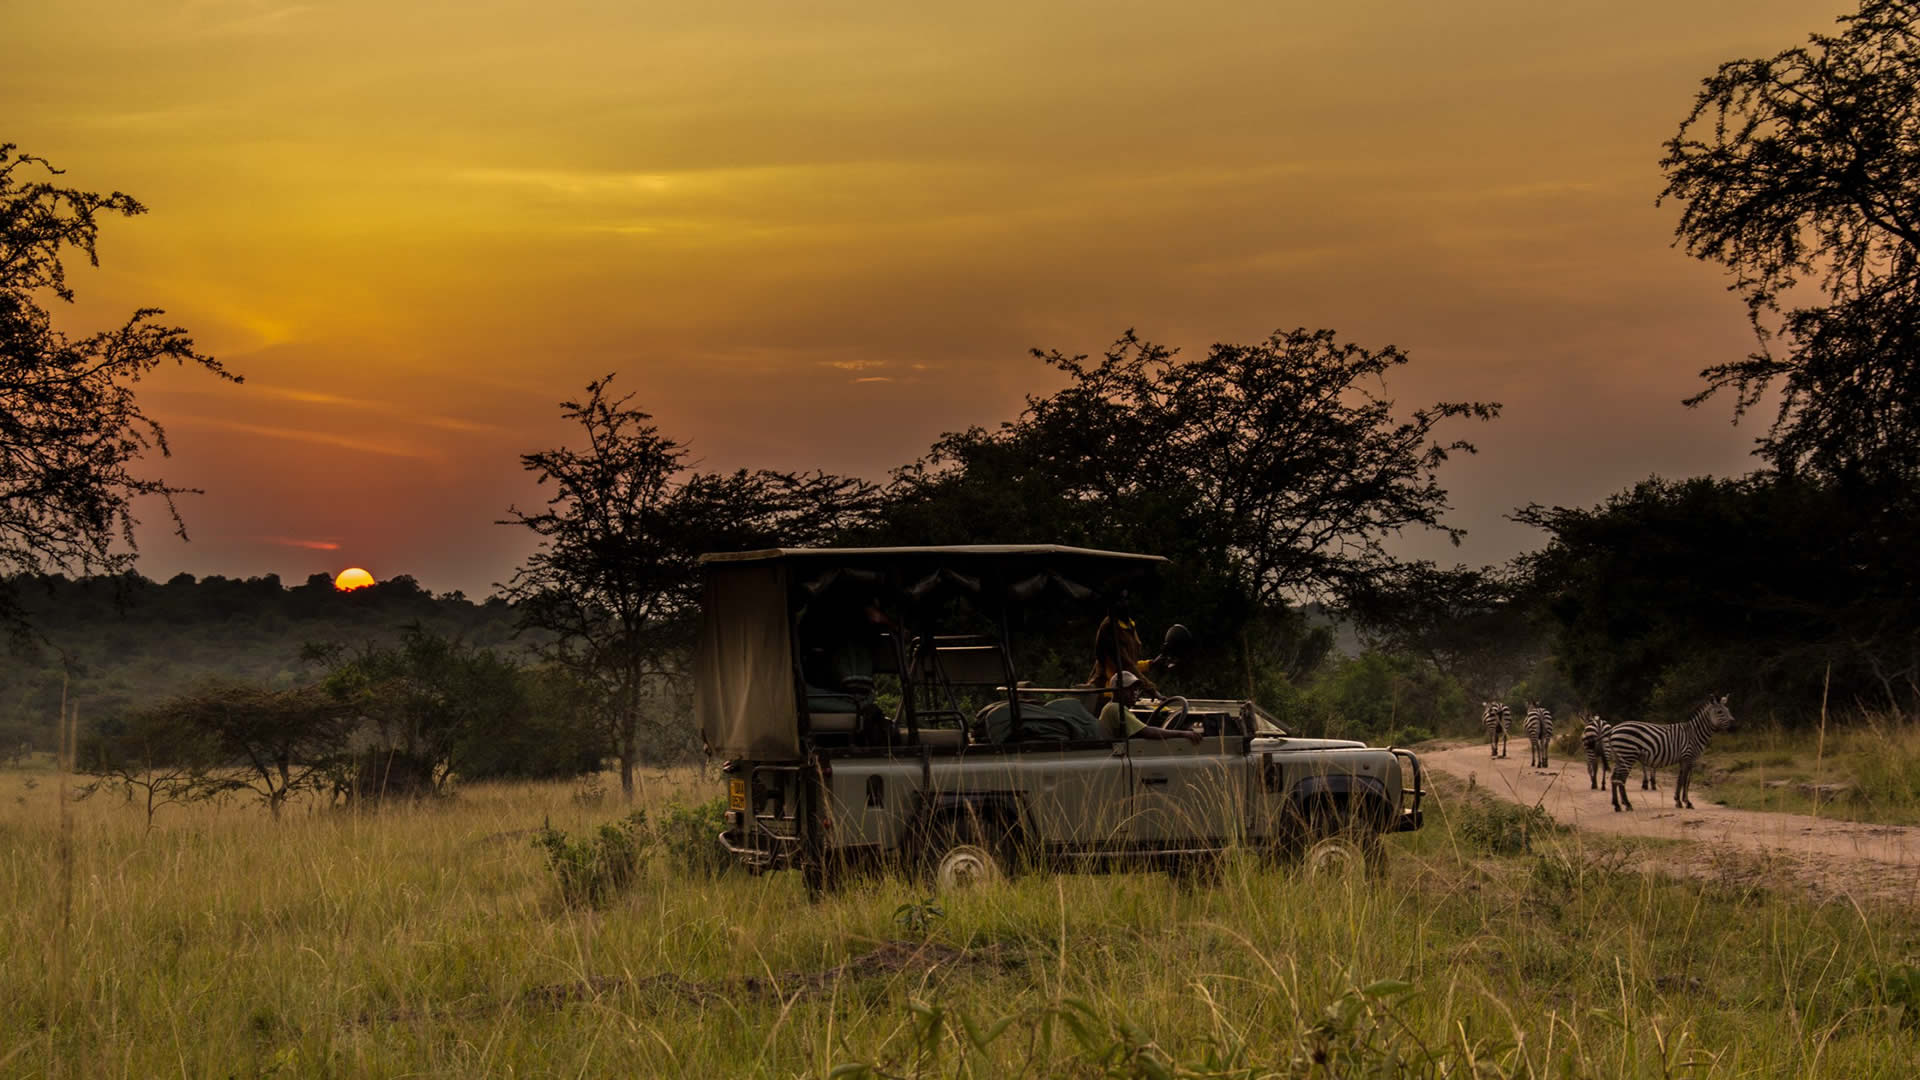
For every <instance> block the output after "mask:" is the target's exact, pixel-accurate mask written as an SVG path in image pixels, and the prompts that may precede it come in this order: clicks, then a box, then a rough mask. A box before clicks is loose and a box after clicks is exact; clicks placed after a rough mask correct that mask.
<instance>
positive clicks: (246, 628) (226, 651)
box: [0, 574, 538, 750]
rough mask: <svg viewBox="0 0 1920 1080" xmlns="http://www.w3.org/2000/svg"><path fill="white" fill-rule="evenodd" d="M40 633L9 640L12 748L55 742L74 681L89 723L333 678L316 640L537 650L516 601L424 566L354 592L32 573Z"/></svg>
mask: <svg viewBox="0 0 1920 1080" xmlns="http://www.w3.org/2000/svg"><path fill="white" fill-rule="evenodd" d="M11 584H12V587H13V594H14V596H15V597H16V598H17V600H18V601H19V602H20V603H21V605H22V606H23V607H24V608H25V610H26V611H27V613H28V618H29V620H30V624H31V631H30V632H29V633H25V634H20V635H16V636H14V637H13V638H12V639H11V640H7V641H5V642H4V644H0V746H4V747H7V748H9V749H11V748H14V747H17V746H19V745H20V744H22V743H26V744H29V745H31V746H33V747H34V748H36V749H42V750H50V749H52V748H53V747H54V745H55V736H54V732H55V722H56V719H55V718H56V717H57V716H58V714H59V709H60V700H61V693H62V684H63V681H64V682H65V684H66V693H67V695H68V698H69V700H70V701H71V702H73V703H75V704H77V705H78V706H79V710H80V720H81V724H82V725H83V726H89V725H90V722H91V721H93V720H96V719H103V718H108V717H113V716H118V715H121V714H124V713H126V712H128V711H132V710H139V709H144V708H149V707H152V706H155V705H157V704H159V703H161V702H163V701H165V700H167V699H169V698H173V697H176V696H179V695H182V694H186V693H188V692H190V691H192V690H194V689H195V688H197V687H200V686H203V685H205V684H207V683H209V682H239V683H247V684H251V685H256V686H259V687H262V688H265V689H287V688H290V687H293V686H296V685H299V684H301V683H303V682H307V681H311V680H313V679H315V678H317V677H318V676H319V674H320V673H321V670H322V665H320V664H319V663H317V662H316V661H314V660H303V659H302V657H303V654H307V653H308V651H309V646H343V647H348V648H359V647H363V646H365V645H367V644H392V643H396V642H398V641H400V640H401V639H402V638H403V637H404V635H405V633H406V631H407V630H408V629H409V628H411V627H416V626H417V627H419V628H420V629H421V630H424V631H426V632H427V633H430V634H433V635H437V636H440V637H445V638H449V639H455V640H458V641H460V642H463V643H465V644H466V645H468V646H471V647H474V648H481V649H491V650H495V651H498V652H500V653H501V654H502V656H503V658H506V659H511V660H525V659H528V658H529V657H530V654H531V646H532V645H533V644H534V643H535V642H536V641H537V640H538V639H537V637H535V638H529V637H527V636H516V635H515V618H514V612H513V609H512V608H511V607H510V606H509V605H508V604H507V603H506V602H505V601H504V600H501V599H498V598H489V599H488V600H486V601H484V602H482V603H474V602H473V601H471V600H468V599H467V598H466V597H465V596H463V595H461V594H459V593H442V594H438V595H436V594H434V593H432V592H430V591H428V590H426V589H423V588H421V587H420V586H419V585H418V584H417V583H416V582H415V581H414V580H413V579H412V578H410V577H405V576H401V577H395V578H391V579H389V580H387V581H383V582H380V583H379V584H376V585H373V586H370V587H368V588H364V589H358V590H355V591H353V592H340V591H339V590H337V589H335V588H334V587H333V579H332V578H331V577H329V576H328V575H326V574H314V575H313V576H312V577H309V578H308V579H307V581H306V583H305V584H302V585H295V586H293V587H291V588H289V587H287V586H285V585H283V584H282V583H281V580H280V578H279V577H278V576H277V575H272V574H269V575H267V576H265V577H255V578H246V579H239V578H226V577H219V576H209V577H205V578H200V579H195V578H194V577H193V576H192V575H190V574H181V575H178V576H176V577H174V578H172V579H170V580H168V581H167V582H165V583H160V582H154V581H149V580H147V579H146V578H143V577H140V576H138V575H132V574H128V575H120V576H115V577H103V578H86V579H80V580H72V579H68V578H64V577H59V576H47V577H33V578H18V579H15V580H14V581H13V582H12V583H11Z"/></svg>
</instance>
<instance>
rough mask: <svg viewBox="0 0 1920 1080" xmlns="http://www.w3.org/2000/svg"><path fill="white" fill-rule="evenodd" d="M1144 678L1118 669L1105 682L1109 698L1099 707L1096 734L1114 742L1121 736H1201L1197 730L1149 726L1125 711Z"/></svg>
mask: <svg viewBox="0 0 1920 1080" xmlns="http://www.w3.org/2000/svg"><path fill="white" fill-rule="evenodd" d="M1145 681H1146V680H1144V679H1142V678H1141V677H1140V676H1138V675H1135V674H1134V673H1132V672H1130V671H1122V672H1120V673H1119V674H1117V675H1115V676H1114V677H1113V678H1112V679H1110V680H1108V681H1107V689H1108V690H1109V691H1111V692H1112V694H1113V700H1112V701H1109V702H1107V707H1106V708H1104V709H1101V710H1100V737H1101V738H1103V739H1112V740H1115V741H1118V740H1121V739H1132V738H1136V737H1138V738H1142V739H1186V740H1187V741H1189V742H1194V743H1197V742H1199V741H1200V740H1201V739H1202V738H1203V737H1204V736H1202V735H1201V733H1200V732H1198V731H1175V730H1174V729H1172V728H1163V727H1153V726H1152V725H1150V724H1147V723H1145V722H1144V721H1142V720H1141V719H1140V718H1139V717H1137V716H1135V715H1133V713H1132V712H1130V711H1129V710H1128V708H1127V707H1128V706H1129V705H1132V704H1133V703H1134V702H1135V701H1137V700H1139V698H1140V686H1141V684H1142V683H1144V682H1145Z"/></svg>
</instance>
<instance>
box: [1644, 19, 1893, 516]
mask: <svg viewBox="0 0 1920 1080" xmlns="http://www.w3.org/2000/svg"><path fill="white" fill-rule="evenodd" d="M1840 24H1841V32H1840V33H1838V34H1815V35H1813V36H1811V38H1810V39H1809V41H1808V43H1807V44H1805V45H1801V46H1797V47H1794V48H1790V49H1786V50H1784V51H1782V52H1780V53H1777V54H1775V55H1773V56H1770V57H1767V58H1764V59H1758V60H1734V61H1730V62H1727V63H1724V64H1722V65H1720V68H1719V70H1718V71H1716V72H1715V73H1714V74H1713V75H1712V76H1711V77H1710V78H1708V79H1706V80H1705V82H1704V85H1703V86H1702V88H1701V90H1700V93H1699V96H1698V97H1697V98H1696V99H1695V101H1694V104H1693V108H1692V109H1691V110H1690V111H1689V112H1688V113H1687V115H1686V117H1685V118H1684V119H1683V120H1682V121H1681V123H1680V128H1679V131H1678V132H1677V133H1676V134H1675V135H1674V136H1673V138H1672V139H1670V140H1669V141H1668V142H1667V147H1666V150H1667V152H1666V156H1665V157H1664V158H1663V159H1662V161H1661V163H1660V164H1661V167H1662V169H1664V170H1665V172H1666V178H1667V185H1666V188H1665V190H1664V191H1663V192H1662V196H1661V197H1662V198H1663V199H1673V200H1676V201H1678V202H1679V203H1680V204H1681V206H1682V210H1681V216H1680V222H1679V225H1678V227H1677V230H1676V234H1675V235H1676V242H1677V243H1679V244H1680V245H1682V246H1683V247H1684V248H1685V249H1686V251H1688V252H1689V253H1690V254H1692V255H1695V256H1697V257H1699V258H1701V259H1705V260H1708V261H1712V262H1718V263H1721V264H1724V265H1725V266H1726V267H1727V268H1728V269H1729V270H1731V271H1732V272H1733V275H1734V281H1733V284H1732V286H1731V288H1732V289H1733V290H1735V291H1736V292H1738V293H1739V294H1740V295H1741V296H1742V297H1743V299H1744V300H1745V301H1746V304H1747V309H1748V312H1749V315H1750V317H1751V318H1752V320H1753V325H1754V329H1755V332H1756V334H1757V336H1758V340H1759V348H1758V350H1757V351H1756V352H1754V353H1753V354H1752V355H1750V356H1748V357H1746V358H1744V359H1741V360H1736V361H1732V362H1728V363H1720V364H1714V365H1711V366H1709V367H1707V368H1706V369H1705V370H1704V371H1703V372H1702V373H1701V374H1702V377H1703V378H1705V379H1706V381H1707V388H1706V389H1705V390H1704V391H1702V392H1701V393H1700V394H1699V395H1698V396H1696V397H1695V398H1693V399H1691V400H1690V404H1697V403H1698V402H1700V401H1702V400H1704V399H1706V398H1708V397H1710V396H1711V395H1713V394H1715V393H1717V392H1719V391H1721V390H1730V391H1732V393H1733V394H1734V409H1735V415H1736V417H1737V416H1740V415H1744V414H1745V413H1746V411H1747V410H1749V409H1751V408H1753V407H1755V406H1757V405H1759V404H1760V403H1761V401H1762V400H1763V399H1764V397H1765V395H1766V393H1767V392H1768V391H1769V390H1770V389H1775V388H1777V389H1778V391H1779V394H1780V397H1779V405H1778V411H1777V413H1776V415H1775V418H1774V421H1773V424H1772V426H1771V428H1770V430H1769V431H1768V433H1767V435H1766V436H1765V438H1763V439H1762V440H1761V447H1760V449H1761V452H1762V453H1764V454H1765V455H1766V456H1767V458H1768V459H1769V460H1770V461H1771V462H1772V464H1773V465H1774V466H1775V467H1776V468H1779V469H1782V470H1785V471H1796V470H1804V471H1810V472H1812V473H1813V474H1815V475H1820V476H1828V477H1835V478H1839V479H1842V480H1845V481H1847V482H1850V483H1867V484H1881V485H1884V484H1889V483H1891V484H1894V485H1896V486H1901V487H1910V486H1911V485H1912V484H1913V482H1914V481H1915V480H1916V479H1920V365H1916V364H1915V363H1914V357H1915V356H1916V355H1920V4H1916V3H1914V2H1913V0H1866V2H1864V3H1862V4H1861V6H1860V8H1859V10H1858V11H1857V12H1855V13H1853V14H1851V15H1848V16H1844V17H1843V18H1842V19H1841V20H1840Z"/></svg>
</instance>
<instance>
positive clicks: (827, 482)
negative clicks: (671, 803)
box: [500, 375, 872, 798]
mask: <svg viewBox="0 0 1920 1080" xmlns="http://www.w3.org/2000/svg"><path fill="white" fill-rule="evenodd" d="M612 379H613V376H611V375H608V376H606V377H605V378H601V379H596V380H594V381H593V382H591V383H588V384H587V394H586V397H585V399H584V400H581V401H565V402H562V403H561V406H560V407H561V409H562V410H563V413H562V415H563V416H564V418H565V419H567V420H570V421H573V422H575V423H577V424H579V425H580V430H581V433H582V434H583V435H584V436H585V438H586V448H585V449H584V450H575V449H572V448H570V447H560V448H556V449H552V450H541V451H536V452H534V453H530V454H523V455H521V458H520V460H521V463H522V464H523V465H524V466H525V467H526V468H527V469H528V470H529V471H531V472H533V473H535V474H536V475H537V476H538V478H539V483H540V484H541V485H542V486H543V487H546V486H549V485H551V491H552V493H553V494H552V497H551V498H549V499H548V500H547V503H546V507H545V508H544V509H542V510H539V511H534V512H529V511H524V510H521V509H519V508H517V507H509V508H508V510H507V513H508V515H509V516H508V517H507V518H506V519H505V520H503V521H502V522H500V524H503V525H518V526H522V527H524V528H527V529H530V530H532V531H533V533H534V534H535V535H536V536H538V537H539V538H540V545H539V547H538V548H537V549H536V550H535V552H534V553H533V554H532V555H531V556H529V557H528V559H527V561H526V563H525V565H523V566H522V567H521V568H520V569H519V570H517V571H515V573H514V575H513V578H512V580H511V581H509V582H508V583H507V584H505V585H503V586H500V588H501V590H502V592H503V594H504V595H505V596H506V597H507V598H508V599H509V600H511V601H513V602H514V603H515V604H516V605H517V606H518V608H519V611H520V619H521V625H523V626H525V627H528V628H532V629H537V630H540V631H543V632H545V633H547V634H549V635H551V637H550V639H549V641H548V644H546V645H544V646H543V647H542V652H543V653H544V655H545V657H546V658H547V659H548V660H550V661H552V662H555V663H558V664H561V665H563V666H565V667H566V668H568V669H570V670H572V671H574V672H575V673H576V674H577V675H578V676H579V677H580V678H581V679H582V680H583V681H586V682H587V683H589V684H590V685H593V686H595V687H597V688H598V689H599V691H600V694H599V698H600V702H601V705H602V709H601V712H602V715H603V717H604V720H605V722H606V725H607V728H608V734H609V736H610V738H609V742H610V743H611V745H612V747H613V750H614V753H615V755H616V756H617V757H618V758H619V761H620V786H621V790H622V791H623V792H624V793H625V794H626V795H627V796H628V797H629V798H631V797H632V795H633V769H634V764H635V762H636V761H637V759H638V755H639V752H640V749H641V747H640V743H639V734H640V730H641V718H642V712H643V705H644V703H645V701H646V699H647V697H648V694H649V693H650V691H653V692H657V690H658V689H659V686H660V684H662V683H663V682H664V683H671V682H673V681H676V680H680V679H683V678H684V677H685V669H684V665H682V664H681V663H680V662H679V657H680V654H681V652H682V650H683V649H684V648H685V646H686V645H687V643H688V642H689V641H690V640H691V635H692V625H691V621H692V618H693V614H694V611H695V606H696V604H697V603H698V600H699V567H698V559H699V556H700V555H701V554H702V553H703V552H707V551H726V550H735V549H740V548H753V547H761V546H767V545H770V544H806V543H814V542H818V541H819V540H821V539H823V538H824V537H826V536H830V535H833V534H835V533H837V532H838V531H840V530H841V529H844V528H846V527H849V526H851V525H853V524H855V523H856V522H858V521H859V520H861V518H862V515H864V514H865V513H867V512H868V511H869V508H870V505H871V502H872V488H871V487H870V486H869V485H867V484H864V483H862V482H860V481H856V480H849V479H845V478H841V477H834V476H827V475H823V474H818V473H814V474H803V475H795V474H788V473H775V472H764V471H760V472H745V471H742V472H736V473H721V474H715V473H704V474H703V473H692V472H689V470H688V469H687V448H686V446H685V445H684V444H683V443H680V442H678V441H676V440H674V439H672V438H670V437H669V436H667V435H665V434H662V433H661V431H660V429H659V428H658V427H657V426H655V425H654V423H653V418H652V417H651V416H649V415H648V414H647V413H644V412H642V411H640V410H639V409H637V408H634V407H633V406H632V405H631V404H630V402H631V400H632V398H631V395H629V396H626V397H614V396H612V395H611V394H610V393H609V389H608V388H609V385H610V384H611V382H612Z"/></svg>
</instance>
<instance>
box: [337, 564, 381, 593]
mask: <svg viewBox="0 0 1920 1080" xmlns="http://www.w3.org/2000/svg"><path fill="white" fill-rule="evenodd" d="M371 584H373V575H372V574H369V573H367V572H366V571H365V570H362V569H360V568H359V567H357V566H355V567H351V568H349V569H346V570H342V571H340V576H339V577H337V578H334V579H333V587H334V588H336V589H339V590H340V591H341V592H352V591H353V590H355V589H364V588H366V587H367V586H369V585H371Z"/></svg>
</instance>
